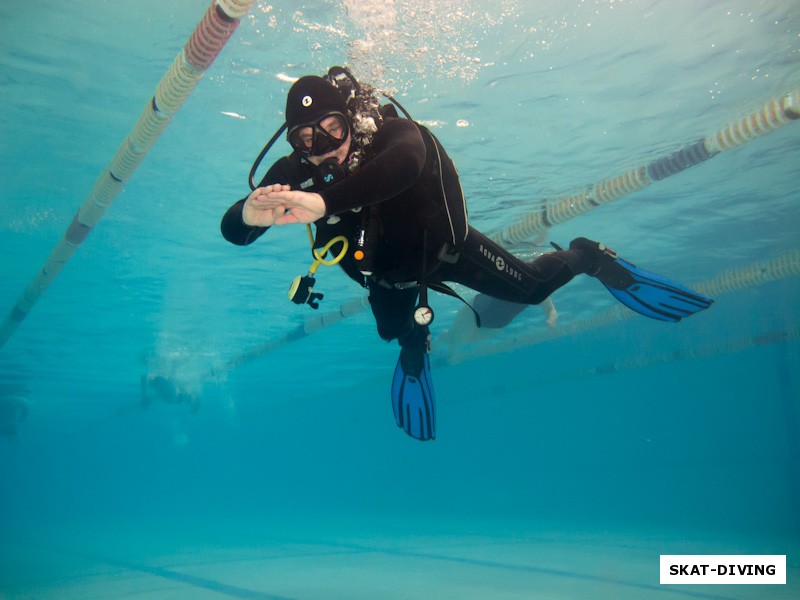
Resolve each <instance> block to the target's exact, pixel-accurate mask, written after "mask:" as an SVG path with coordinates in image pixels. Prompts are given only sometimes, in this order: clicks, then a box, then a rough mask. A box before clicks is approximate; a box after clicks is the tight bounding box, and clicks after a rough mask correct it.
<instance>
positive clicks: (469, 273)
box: [436, 227, 591, 304]
mask: <svg viewBox="0 0 800 600" xmlns="http://www.w3.org/2000/svg"><path fill="white" fill-rule="evenodd" d="M590 266H591V264H590V262H589V261H588V260H587V257H586V255H585V254H583V253H581V252H580V251H579V250H576V249H570V250H557V251H555V252H548V253H547V254H543V255H541V256H539V257H537V258H536V259H535V260H533V261H532V262H530V263H526V262H525V261H523V260H521V259H520V258H518V257H516V256H514V255H513V254H511V253H510V252H508V251H507V250H506V249H505V248H503V247H502V246H500V245H499V244H497V243H495V242H494V241H492V240H490V239H489V238H487V237H486V236H485V235H483V234H482V233H481V232H480V231H478V230H477V229H474V228H473V227H470V228H469V234H468V235H467V239H466V241H465V242H464V244H463V246H462V247H461V254H460V256H459V259H458V261H457V262H456V263H454V264H450V263H443V264H442V266H441V268H440V269H439V271H438V272H437V273H436V277H437V278H440V279H441V280H442V281H455V282H457V283H460V284H462V285H466V286H467V287H469V288H471V289H473V290H475V291H477V292H481V293H483V294H486V295H488V296H492V297H494V298H499V299H500V300H507V301H509V302H518V303H521V304H539V303H540V302H542V301H543V300H544V299H545V298H547V297H548V296H549V295H550V294H552V293H553V292H554V291H556V290H557V289H558V288H560V287H561V286H563V285H565V284H566V283H568V282H569V281H570V280H571V279H572V278H573V277H575V275H578V274H580V273H585V272H586V271H587V269H588V268H589V267H590Z"/></svg>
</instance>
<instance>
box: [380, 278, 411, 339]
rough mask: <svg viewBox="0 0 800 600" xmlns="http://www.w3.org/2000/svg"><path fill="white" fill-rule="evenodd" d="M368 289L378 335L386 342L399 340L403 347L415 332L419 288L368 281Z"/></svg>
mask: <svg viewBox="0 0 800 600" xmlns="http://www.w3.org/2000/svg"><path fill="white" fill-rule="evenodd" d="M367 288H368V289H369V304H370V307H371V308H372V315H373V316H374V317H375V324H376V326H377V327H378V335H379V336H381V338H382V339H384V340H386V341H391V340H394V339H398V338H399V340H400V345H403V340H405V339H406V338H407V337H408V336H409V335H410V334H412V332H413V330H414V307H415V306H416V302H417V296H418V295H419V288H417V287H411V288H405V289H397V288H395V287H385V286H382V285H380V284H379V283H376V282H375V281H372V280H371V279H368V280H367Z"/></svg>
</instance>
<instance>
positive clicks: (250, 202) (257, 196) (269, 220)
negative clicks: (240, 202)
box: [242, 184, 292, 227]
mask: <svg viewBox="0 0 800 600" xmlns="http://www.w3.org/2000/svg"><path fill="white" fill-rule="evenodd" d="M290 189H292V188H291V187H289V186H288V185H281V184H274V185H267V186H264V187H260V188H256V189H255V190H253V191H252V192H251V193H250V195H249V196H248V197H247V200H245V201H244V206H243V207H242V221H244V223H245V225H249V226H250V227H271V226H272V225H274V224H275V215H274V213H273V207H272V205H268V203H267V195H268V194H270V193H272V192H288V191H289V190H290Z"/></svg>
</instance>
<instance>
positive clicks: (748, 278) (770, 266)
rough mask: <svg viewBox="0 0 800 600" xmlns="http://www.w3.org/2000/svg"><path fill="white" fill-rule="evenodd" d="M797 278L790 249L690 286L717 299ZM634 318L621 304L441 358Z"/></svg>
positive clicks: (457, 358) (799, 259) (472, 355)
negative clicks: (585, 316)
mask: <svg viewBox="0 0 800 600" xmlns="http://www.w3.org/2000/svg"><path fill="white" fill-rule="evenodd" d="M798 275H800V250H792V251H790V252H787V253H786V254H783V255H781V256H779V257H777V258H774V259H771V260H767V261H756V262H754V263H751V264H749V265H746V266H744V267H740V268H736V269H731V270H729V271H726V272H724V273H722V274H720V275H719V276H717V277H715V278H713V279H710V280H709V281H706V282H703V283H699V284H696V285H693V286H692V287H693V288H694V289H696V290H697V291H698V292H700V293H701V294H705V295H708V296H720V295H722V294H726V293H728V292H734V291H737V290H741V289H743V288H747V287H752V286H757V285H763V284H765V283H769V282H771V281H778V280H780V279H786V278H788V277H796V276H798ZM634 316H636V313H634V312H633V311H631V310H629V309H627V308H625V307H623V306H622V305H615V306H612V307H611V308H609V309H608V310H606V311H605V312H603V313H600V314H599V315H597V316H596V317H594V318H591V319H587V320H585V321H580V322H576V323H571V324H569V325H566V326H564V327H558V328H556V329H547V330H537V331H532V332H530V333H524V334H521V335H517V336H516V337H513V338H510V339H508V340H503V341H500V342H497V343H494V344H487V345H484V346H481V347H479V348H472V349H469V350H466V351H464V352H456V353H452V354H450V355H448V356H447V357H445V358H444V362H446V363H447V364H456V363H460V362H464V361H468V360H473V359H476V358H481V357H484V356H489V355H493V354H498V353H500V352H508V351H511V350H516V349H518V348H522V347H527V346H535V345H537V344H541V343H543V342H548V341H551V340H554V339H556V338H561V337H565V336H571V335H576V334H578V333H581V332H584V331H587V330H589V329H597V328H599V327H605V326H606V325H610V324H612V323H616V322H617V321H623V320H625V319H629V318H631V317H634Z"/></svg>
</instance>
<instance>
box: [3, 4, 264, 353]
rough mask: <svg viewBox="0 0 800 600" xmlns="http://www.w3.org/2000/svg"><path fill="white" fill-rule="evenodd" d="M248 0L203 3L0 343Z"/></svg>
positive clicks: (80, 238) (128, 170)
mask: <svg viewBox="0 0 800 600" xmlns="http://www.w3.org/2000/svg"><path fill="white" fill-rule="evenodd" d="M253 2H254V0H214V2H212V3H211V5H210V6H209V7H208V9H207V10H206V12H205V15H204V16H203V18H202V20H201V21H200V23H199V25H198V26H197V27H196V28H195V30H194V33H192V35H191V36H190V37H189V40H188V41H187V43H186V45H185V46H184V48H183V49H182V50H181V52H180V53H179V54H178V56H177V57H176V58H175V60H174V61H173V63H172V65H171V66H170V67H169V69H168V70H167V73H166V74H165V75H164V77H163V78H162V79H161V81H160V82H159V84H158V86H157V87H156V91H155V94H154V95H153V97H152V98H151V99H150V100H149V101H148V102H147V105H146V106H145V108H144V110H143V111H142V114H141V116H140V117H139V119H138V121H137V122H136V124H135V125H134V127H133V129H132V130H131V132H130V133H129V134H128V136H127V137H126V138H125V140H123V142H122V144H121V145H120V147H119V149H118V150H117V152H116V154H115V155H114V158H113V159H112V160H111V163H110V164H109V166H108V167H107V168H106V169H105V170H104V171H103V172H102V173H101V174H100V176H99V178H98V179H97V181H96V183H95V185H94V187H93V188H92V191H91V192H90V193H89V196H88V197H87V198H86V200H85V201H84V203H83V205H82V206H81V207H80V208H79V209H78V211H77V213H76V214H75V216H74V217H73V219H72V222H71V223H70V225H69V226H68V227H67V230H66V231H65V233H64V235H63V237H62V238H61V240H60V241H59V242H58V243H57V244H56V245H55V247H54V248H53V250H52V251H51V253H50V256H49V257H48V258H47V260H46V261H45V263H44V265H43V266H42V268H41V270H40V271H39V273H38V274H37V275H36V277H35V278H34V279H33V280H32V281H31V282H30V284H29V285H28V287H27V288H26V289H25V291H23V292H22V294H21V296H20V297H19V299H18V300H17V303H16V305H15V306H14V308H13V309H11V312H10V313H9V315H8V316H7V317H6V320H5V322H4V323H3V325H2V326H0V348H2V347H3V345H5V343H6V342H7V341H8V339H9V338H10V337H11V335H12V334H13V333H14V331H16V329H17V327H18V326H19V324H20V323H21V322H22V321H23V320H24V319H25V317H26V316H27V315H28V313H29V312H30V311H31V309H32V308H33V306H34V304H36V302H37V301H38V300H39V298H40V297H41V296H42V294H43V293H44V292H45V290H46V289H47V288H48V287H49V286H50V284H51V283H52V282H53V280H54V279H55V278H56V276H57V275H58V274H59V273H60V272H61V269H63V268H64V265H65V264H66V263H67V261H68V260H69V259H70V258H71V257H72V255H73V254H74V253H75V251H76V250H77V249H78V246H80V245H81V244H82V243H83V241H84V240H85V239H86V237H87V236H88V235H89V232H90V231H91V230H92V228H93V227H94V226H95V225H96V224H97V222H98V221H99V220H100V218H101V217H102V216H103V214H104V213H105V211H106V209H107V208H108V207H109V206H110V205H111V203H112V202H113V201H114V198H116V196H117V195H118V194H119V193H120V191H121V190H122V188H123V187H124V185H125V182H126V181H128V179H129V178H130V177H131V175H132V174H133V172H134V171H135V170H136V168H137V167H138V166H139V164H140V163H141V162H142V160H143V159H144V157H145V155H146V154H147V152H148V151H149V150H150V148H152V146H153V144H155V142H156V140H157V139H158V137H159V136H160V135H161V132H162V131H164V129H165V128H166V126H167V125H168V124H169V122H170V120H171V119H172V117H173V115H174V114H175V113H176V112H178V110H179V109H180V108H181V106H182V105H183V103H184V101H185V100H186V98H187V97H188V96H189V94H190V93H191V92H192V90H193V89H194V87H195V86H196V85H197V82H198V81H199V80H200V78H201V77H202V76H203V74H204V73H205V71H206V69H208V67H209V66H211V63H212V62H214V59H215V58H216V57H217V55H218V54H219V53H220V51H221V50H222V48H223V46H225V44H226V43H227V41H228V40H229V39H230V37H231V35H233V32H234V31H235V30H236V28H237V27H238V26H239V22H240V20H241V18H242V17H244V16H245V15H246V14H247V13H248V11H249V10H250V7H251V6H252V4H253Z"/></svg>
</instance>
